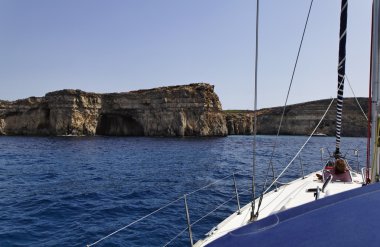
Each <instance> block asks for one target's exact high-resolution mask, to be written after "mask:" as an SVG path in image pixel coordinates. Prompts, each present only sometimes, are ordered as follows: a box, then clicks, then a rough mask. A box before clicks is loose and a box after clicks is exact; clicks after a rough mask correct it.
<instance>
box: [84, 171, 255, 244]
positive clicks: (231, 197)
mask: <svg viewBox="0 0 380 247" xmlns="http://www.w3.org/2000/svg"><path fill="white" fill-rule="evenodd" d="M237 175H239V176H242V177H246V176H248V174H244V173H232V174H230V175H228V176H225V177H223V178H221V179H218V180H216V181H214V182H212V183H209V184H207V185H205V186H203V187H200V188H198V189H196V190H194V191H191V192H189V193H186V194H184V195H183V196H181V197H179V198H177V199H175V200H173V201H171V202H169V203H167V204H165V205H164V206H162V207H160V208H158V209H156V210H154V211H152V212H151V213H149V214H147V215H145V216H143V217H141V218H139V219H137V220H135V221H133V222H131V223H129V224H127V225H125V226H123V227H121V228H119V229H117V230H115V231H113V232H111V233H110V234H108V235H107V236H105V237H102V238H100V239H99V240H97V241H95V242H93V243H91V244H87V245H86V246H87V247H90V246H95V245H97V244H98V243H100V242H102V241H104V240H106V239H108V238H110V237H111V236H113V235H115V234H117V233H119V232H120V231H123V230H126V229H128V228H131V227H132V226H134V225H135V224H137V223H139V222H141V221H143V220H145V219H147V218H148V217H151V216H153V215H155V214H157V213H159V212H161V211H162V210H164V209H167V208H169V207H170V206H172V205H173V204H175V203H177V202H179V201H181V200H182V201H183V203H184V204H183V206H184V209H185V210H184V212H185V213H186V223H187V227H186V228H184V229H183V230H181V231H180V232H178V233H177V234H176V235H175V236H174V237H173V238H171V239H170V240H169V241H168V242H166V243H165V244H164V245H162V246H168V245H170V244H172V243H173V242H174V241H175V240H177V239H178V238H179V237H180V236H181V235H183V234H185V232H187V233H188V235H189V243H190V245H191V246H193V244H194V237H193V232H192V229H193V227H194V225H196V224H198V223H199V222H201V221H202V220H204V219H205V218H207V217H209V216H210V215H212V214H213V213H215V212H216V211H217V210H219V209H221V208H222V207H224V206H226V205H227V204H228V203H230V202H232V201H233V200H236V208H237V210H236V212H237V213H238V214H239V213H240V195H242V194H244V193H247V192H249V191H250V189H246V190H241V191H240V192H239V189H238V186H237V182H236V176H237ZM228 180H229V181H230V182H232V183H231V184H232V186H233V193H232V195H229V196H228V198H227V199H226V200H224V201H223V202H221V203H220V204H219V205H217V206H216V207H215V208H213V209H212V210H211V211H209V212H207V213H206V214H205V215H203V216H201V217H199V218H198V219H196V220H195V221H193V222H191V220H190V211H189V205H188V198H189V196H191V195H193V194H196V193H200V192H201V191H203V190H206V189H208V188H210V187H212V186H214V185H216V184H219V183H222V182H226V181H228Z"/></svg>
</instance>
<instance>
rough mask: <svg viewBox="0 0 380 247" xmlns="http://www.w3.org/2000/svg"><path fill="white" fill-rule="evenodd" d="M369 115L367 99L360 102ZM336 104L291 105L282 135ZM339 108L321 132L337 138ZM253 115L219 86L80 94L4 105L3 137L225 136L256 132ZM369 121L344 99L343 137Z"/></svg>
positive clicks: (272, 112) (262, 119) (264, 113)
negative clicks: (222, 95)
mask: <svg viewBox="0 0 380 247" xmlns="http://www.w3.org/2000/svg"><path fill="white" fill-rule="evenodd" d="M358 100H359V104H360V105H361V106H362V108H363V109H364V111H365V112H367V110H368V107H367V105H368V103H367V99H366V98H359V99H358ZM329 103H330V100H319V101H313V102H307V103H302V104H296V105H290V106H287V108H286V111H285V116H284V119H283V123H282V128H281V131H280V134H282V135H309V134H310V133H311V132H312V130H313V129H314V128H315V126H316V125H317V123H318V121H319V120H320V119H321V117H322V115H323V113H324V112H325V110H326V109H327V106H328V105H329ZM335 108H336V105H335V104H333V105H332V107H331V108H330V111H329V112H328V114H327V115H326V117H325V119H324V120H323V122H322V123H321V125H320V127H319V129H318V130H317V132H319V133H323V134H326V135H329V136H333V135H335V117H336V116H335ZM282 111H283V108H282V107H275V108H268V109H261V110H259V111H258V112H257V120H258V122H257V133H258V134H265V135H273V134H276V133H277V128H278V125H279V122H280V118H281V113H282ZM253 124H254V120H253V112H252V111H225V112H223V111H222V106H221V104H220V101H219V98H218V96H217V95H216V94H215V92H214V87H213V86H211V85H209V84H205V83H197V84H190V85H185V86H172V87H161V88H155V89H149V90H139V91H133V92H128V93H111V94H96V93H87V92H83V91H80V90H61V91H56V92H51V93H48V94H46V95H45V97H30V98H27V99H23V100H17V101H13V102H9V101H0V135H119V136H225V135H227V134H229V135H251V134H253ZM366 131H367V123H366V120H365V118H364V116H363V114H362V112H361V110H360V108H359V107H358V105H357V102H356V100H355V99H353V98H346V99H344V106H343V126H342V135H343V136H365V135H366Z"/></svg>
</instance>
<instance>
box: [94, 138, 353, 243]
mask: <svg viewBox="0 0 380 247" xmlns="http://www.w3.org/2000/svg"><path fill="white" fill-rule="evenodd" d="M306 143H307V142H305V144H306ZM305 144H304V145H305ZM303 147H304V146H303ZM303 147H302V148H301V149H300V150H299V151H298V152H297V154H296V155H295V156H293V158H292V159H291V160H290V162H289V163H288V164H287V165H286V167H285V168H284V169H283V170H282V172H281V173H280V174H279V175H278V176H276V177H274V178H272V184H271V185H269V186H268V187H266V188H265V190H264V189H263V191H264V192H263V193H264V194H265V193H267V192H268V191H270V190H271V188H273V185H275V184H279V185H286V184H287V183H285V182H280V181H279V179H280V178H281V176H282V175H283V174H284V172H285V171H286V170H287V169H288V168H289V167H290V165H291V164H293V163H296V161H297V159H298V160H299V163H300V167H299V168H298V169H300V173H301V174H300V175H301V177H302V178H304V176H305V175H304V165H305V164H304V162H303V160H302V157H301V150H302V149H303ZM322 150H323V149H321V161H324V160H325V159H324V157H323V151H322ZM355 156H356V157H357V158H358V153H357V150H356V151H355ZM322 163H323V162H322ZM237 176H242V177H243V178H244V177H249V176H250V174H246V173H232V174H230V175H227V176H225V177H223V178H220V179H218V180H216V181H214V182H212V183H208V184H207V185H205V186H203V187H200V188H198V189H196V190H194V191H191V192H189V193H186V194H184V195H182V196H181V197H179V198H177V199H175V200H173V201H171V202H169V203H167V204H165V205H164V206H162V207H160V208H158V209H156V210H154V211H153V212H151V213H149V214H147V215H145V216H143V217H141V218H139V219H137V220H135V221H133V222H131V223H129V224H128V225H125V226H123V227H121V228H119V229H118V230H116V231H114V232H112V233H110V234H108V235H107V236H105V237H103V238H101V239H99V240H97V241H96V242H93V243H91V244H88V245H87V247H90V246H94V245H96V244H98V243H100V242H102V241H104V240H106V239H107V238H109V237H111V236H113V235H115V234H116V233H118V232H120V231H122V230H125V229H128V228H131V227H132V226H134V225H135V224H137V223H139V222H141V221H143V220H145V219H147V218H148V217H151V216H153V215H155V214H158V213H159V212H161V211H162V210H164V209H166V208H169V207H171V206H172V205H173V204H175V203H178V202H180V201H181V200H182V201H183V207H184V212H185V214H186V217H185V220H186V224H187V227H185V228H184V229H182V230H181V231H179V232H178V233H177V234H176V235H175V236H174V237H173V238H171V239H170V240H169V241H168V242H166V243H165V244H164V245H162V246H168V245H170V244H172V243H173V242H174V241H175V240H177V239H178V238H179V237H180V236H182V235H183V234H185V232H187V233H188V238H189V242H190V245H191V246H193V244H194V237H193V227H194V225H196V224H198V223H199V222H201V221H202V220H204V219H205V218H207V217H209V216H210V215H212V214H213V213H215V212H216V211H217V210H219V209H221V208H222V207H224V206H226V205H227V204H228V203H230V202H231V201H233V200H235V201H236V212H237V214H239V213H240V209H241V206H240V205H241V203H240V195H242V194H244V193H247V192H250V191H251V188H249V189H246V190H240V191H239V188H238V185H237V181H236V177H237ZM226 181H230V182H231V184H232V186H233V191H232V193H231V194H230V195H229V196H228V198H227V199H225V200H224V201H223V202H221V203H220V204H219V205H217V206H216V207H215V208H213V209H211V210H210V211H208V212H207V213H206V214H204V215H203V216H201V217H199V218H198V219H196V220H195V221H191V220H190V210H189V205H188V198H189V197H190V196H192V195H194V194H196V193H200V192H201V191H204V190H206V189H208V188H210V187H212V186H214V185H217V184H220V183H222V182H226ZM250 199H252V198H250ZM255 199H256V198H255ZM206 235H207V234H206Z"/></svg>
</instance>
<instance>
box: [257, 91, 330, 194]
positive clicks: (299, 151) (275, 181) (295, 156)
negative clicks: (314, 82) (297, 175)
mask: <svg viewBox="0 0 380 247" xmlns="http://www.w3.org/2000/svg"><path fill="white" fill-rule="evenodd" d="M334 100H335V99H334V98H333V99H331V102H330V104H329V106H328V107H327V109H326V111H325V113H324V114H323V116H322V118H321V120H319V122H318V124H317V126H315V128H314V130H313V132H311V134H310V136H309V137H308V138H307V140H306V141H305V143H304V144H303V145H302V146H301V148H300V149H299V150H298V152H297V153H296V154H295V155H294V157H293V158H292V160H291V161H290V162H289V163H288V164H287V165H286V167H285V168H284V169H283V170H282V171H281V173H280V174H279V175H278V177H277V178H276V179H275V180H274V181H273V182H272V183H271V184H270V186H268V188H267V189H266V190H265V191H264V194H265V193H267V192H268V191H269V189H270V188H271V187H272V186H273V185H274V184H275V183H277V182H278V179H279V178H280V177H281V176H282V175H283V174H284V172H285V171H286V170H287V169H288V168H289V166H290V165H291V164H292V163H293V161H294V160H295V159H296V158H297V157H298V155H299V154H300V153H301V151H302V150H303V149H304V148H305V146H306V144H307V143H308V142H309V140H310V139H311V137H313V135H314V133H315V132H316V131H317V129H318V127H319V125H320V124H321V123H322V121H323V119H324V118H325V117H326V115H327V112H328V111H329V110H330V107H331V105H332V103H333V102H334Z"/></svg>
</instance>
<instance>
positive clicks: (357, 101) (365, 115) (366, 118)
mask: <svg viewBox="0 0 380 247" xmlns="http://www.w3.org/2000/svg"><path fill="white" fill-rule="evenodd" d="M345 77H346V81H347V82H348V85H349V86H350V89H351V92H352V94H353V95H354V98H355V101H356V103H357V104H358V106H359V108H360V110H361V112H362V113H363V116H364V117H365V120H367V121H368V117H367V114H365V112H364V110H363V108H362V106H361V105H360V103H359V100H358V98H356V95H355V92H354V90H353V89H352V86H351V83H350V81H349V80H348V76H347V73H346V75H345Z"/></svg>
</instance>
